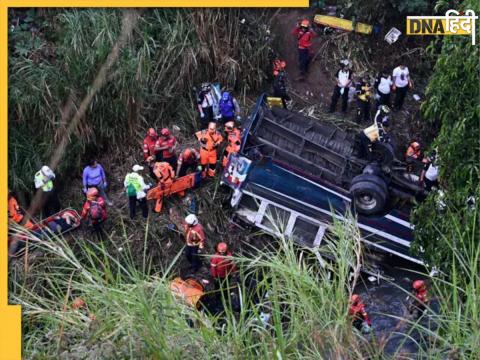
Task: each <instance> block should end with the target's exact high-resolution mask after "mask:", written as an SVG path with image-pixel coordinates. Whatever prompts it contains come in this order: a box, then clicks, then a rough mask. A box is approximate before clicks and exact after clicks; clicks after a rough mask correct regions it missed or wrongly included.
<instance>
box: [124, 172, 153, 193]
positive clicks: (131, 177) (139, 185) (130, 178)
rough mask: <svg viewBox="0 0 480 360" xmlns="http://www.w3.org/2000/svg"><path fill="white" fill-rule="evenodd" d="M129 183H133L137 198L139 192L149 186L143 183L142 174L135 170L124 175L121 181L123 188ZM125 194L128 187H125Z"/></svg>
mask: <svg viewBox="0 0 480 360" xmlns="http://www.w3.org/2000/svg"><path fill="white" fill-rule="evenodd" d="M129 185H133V187H134V188H135V191H136V192H137V198H139V197H138V196H139V195H138V194H139V193H141V192H142V191H145V190H147V189H148V188H149V187H148V186H147V185H146V184H145V180H143V177H142V175H140V174H138V173H136V172H131V173H128V174H127V176H125V180H124V181H123V186H124V187H125V188H128V186H129ZM127 194H128V189H127Z"/></svg>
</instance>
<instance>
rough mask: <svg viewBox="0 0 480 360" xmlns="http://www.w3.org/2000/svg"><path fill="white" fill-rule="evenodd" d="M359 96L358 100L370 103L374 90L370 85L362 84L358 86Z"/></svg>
mask: <svg viewBox="0 0 480 360" xmlns="http://www.w3.org/2000/svg"><path fill="white" fill-rule="evenodd" d="M358 90H359V94H358V99H359V100H361V101H370V98H371V97H372V88H371V86H370V85H369V84H366V83H364V82H362V83H360V84H359V86H358Z"/></svg>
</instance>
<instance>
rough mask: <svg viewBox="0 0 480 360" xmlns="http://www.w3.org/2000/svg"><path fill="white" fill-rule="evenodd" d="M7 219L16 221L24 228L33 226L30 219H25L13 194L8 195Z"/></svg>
mask: <svg viewBox="0 0 480 360" xmlns="http://www.w3.org/2000/svg"><path fill="white" fill-rule="evenodd" d="M8 221H9V222H14V223H17V224H19V225H21V226H23V227H25V228H26V229H31V228H32V227H33V223H32V222H31V221H30V220H28V221H25V215H23V212H22V210H21V209H20V206H19V205H18V202H17V199H15V198H14V197H13V196H10V197H9V199H8Z"/></svg>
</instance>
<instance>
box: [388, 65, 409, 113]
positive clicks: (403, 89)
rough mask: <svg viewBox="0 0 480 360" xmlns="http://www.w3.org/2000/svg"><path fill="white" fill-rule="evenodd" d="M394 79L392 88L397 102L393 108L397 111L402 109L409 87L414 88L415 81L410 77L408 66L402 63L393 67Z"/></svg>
mask: <svg viewBox="0 0 480 360" xmlns="http://www.w3.org/2000/svg"><path fill="white" fill-rule="evenodd" d="M392 79H393V87H392V90H393V91H395V103H394V105H393V109H394V110H396V111H397V110H401V109H402V107H403V102H404V101H405V97H406V96H407V92H408V89H413V82H412V79H411V78H410V72H409V71H408V67H406V66H405V64H400V65H399V66H397V67H396V68H395V69H393V73H392Z"/></svg>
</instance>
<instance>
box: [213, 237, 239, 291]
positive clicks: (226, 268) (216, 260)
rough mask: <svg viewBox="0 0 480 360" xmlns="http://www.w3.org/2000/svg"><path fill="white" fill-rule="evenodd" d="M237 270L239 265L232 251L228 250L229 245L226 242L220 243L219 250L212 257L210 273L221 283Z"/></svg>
mask: <svg viewBox="0 0 480 360" xmlns="http://www.w3.org/2000/svg"><path fill="white" fill-rule="evenodd" d="M236 271H237V267H236V265H235V262H234V261H233V260H232V253H231V252H230V251H228V245H227V244H226V243H224V242H221V243H218V245H217V252H216V253H215V255H214V256H212V258H211V259H210V274H211V275H212V277H213V278H214V279H215V280H216V281H217V283H219V282H221V281H223V280H225V279H226V278H227V277H228V276H229V275H231V274H232V273H234V272H236Z"/></svg>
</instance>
